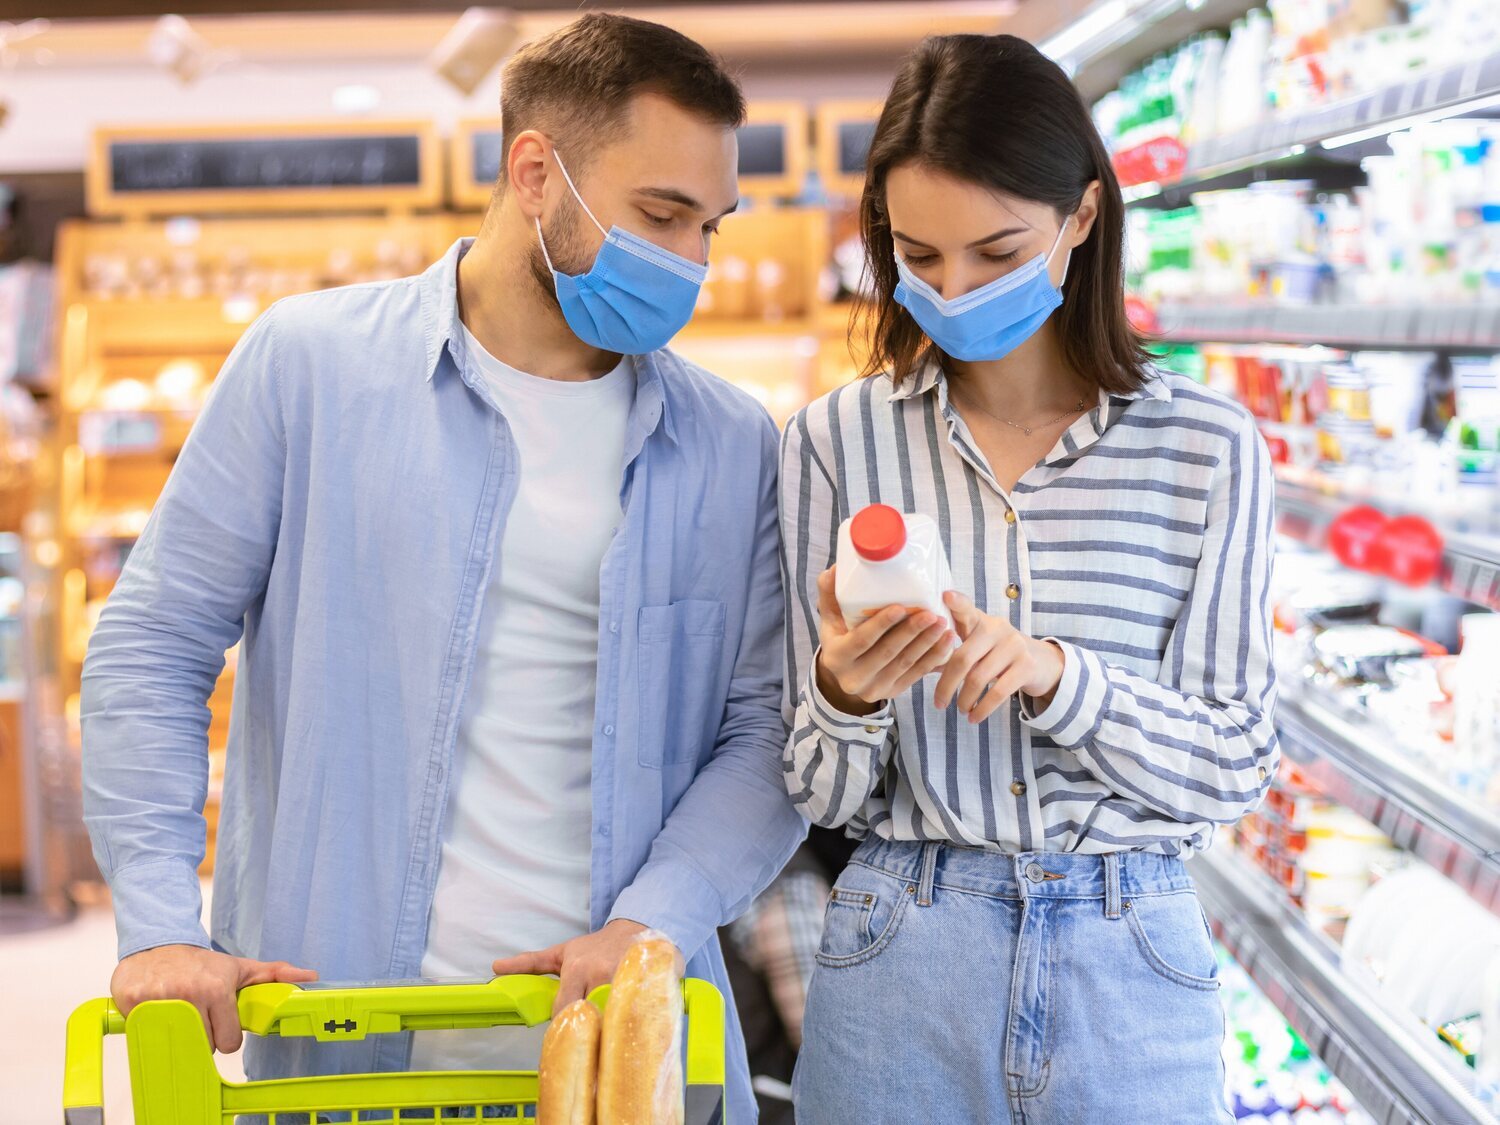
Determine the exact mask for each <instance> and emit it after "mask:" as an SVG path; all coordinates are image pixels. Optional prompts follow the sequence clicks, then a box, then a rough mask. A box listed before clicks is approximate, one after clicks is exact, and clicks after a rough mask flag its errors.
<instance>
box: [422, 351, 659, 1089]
mask: <svg viewBox="0 0 1500 1125" xmlns="http://www.w3.org/2000/svg"><path fill="white" fill-rule="evenodd" d="M464 333H465V341H466V344H467V347H468V351H469V355H470V356H471V357H472V361H473V363H474V365H475V367H476V368H477V369H478V370H479V371H480V372H481V373H482V374H483V376H484V379H485V381H486V382H487V384H488V385H489V389H490V391H491V393H492V394H493V396H494V398H495V402H496V404H497V405H498V406H499V407H500V411H501V413H502V414H504V415H505V419H506V421H507V423H508V424H509V426H510V431H511V435H512V437H513V438H514V440H515V443H516V447H517V450H518V451H519V455H520V465H519V472H518V476H517V489H516V495H515V500H514V501H513V502H512V504H511V507H510V511H509V514H508V515H507V516H506V519H505V526H504V528H503V530H502V533H501V540H500V544H499V549H498V554H497V556H496V559H495V563H494V566H493V568H492V572H491V575H490V581H489V587H488V589H487V590H486V591H485V597H484V607H483V610H482V617H481V620H480V629H479V647H478V652H477V654H476V656H475V663H474V672H473V678H472V680H471V681H470V683H469V693H468V697H467V699H466V700H465V704H464V713H463V718H462V721H461V725H460V728H459V736H458V749H457V759H456V762H455V767H456V768H455V774H454V779H453V787H452V796H451V798H450V804H449V818H448V829H447V833H446V835H445V838H444V841H443V848H442V857H441V861H440V866H439V869H438V881H437V893H436V897H435V898H434V901H433V904H432V913H431V915H430V918H429V923H428V931H427V952H426V955H425V956H424V958H423V960H422V975H423V976H424V977H438V978H441V977H454V976H478V977H485V978H488V977H489V976H490V975H491V974H490V964H491V962H493V961H494V960H495V959H496V958H499V957H508V956H511V955H513V954H516V953H523V952H526V951H528V950H533V949H545V948H546V947H548V946H551V945H555V944H557V943H559V942H562V941H567V940H569V939H570V938H575V937H579V936H581V935H583V934H586V933H588V932H589V930H590V928H591V927H590V917H589V858H590V840H591V836H592V828H593V815H592V814H593V802H592V798H591V789H590V785H591V781H592V776H593V727H594V692H595V684H596V679H597V672H598V669H597V664H598V658H599V567H600V563H601V562H602V561H603V558H604V552H605V550H606V549H607V548H608V546H609V543H610V540H611V538H612V536H613V533H614V531H615V529H616V528H618V527H619V525H620V521H621V519H622V518H623V517H622V513H621V509H620V486H621V482H622V474H623V468H624V457H625V428H626V421H627V419H628V416H629V414H630V408H631V405H632V403H633V401H634V397H635V376H634V372H633V370H632V368H631V365H630V362H629V360H622V361H621V363H620V365H619V366H618V367H616V368H615V369H614V370H613V371H611V372H610V373H609V374H607V375H604V376H602V377H601V378H598V379H593V380H589V381H586V382H558V381H557V380H553V379H542V378H538V377H536V376H534V375H527V374H525V373H524V372H521V371H517V370H516V369H515V368H513V367H508V366H507V365H505V364H504V363H501V362H500V361H499V360H498V359H496V358H495V357H494V356H492V355H490V354H489V353H488V352H487V351H485V350H484V348H483V346H482V345H481V344H480V343H479V342H478V340H476V339H475V338H474V337H473V335H471V334H470V333H469V332H468V329H467V328H466V329H465V330H464ZM540 1030H541V1029H536V1034H534V1035H531V1036H516V1035H514V1034H512V1035H510V1036H509V1037H507V1036H506V1035H505V1034H504V1033H500V1034H498V1035H497V1034H496V1033H494V1032H489V1031H472V1030H458V1031H436V1032H418V1033H417V1034H416V1035H415V1036H414V1038H413V1050H412V1069H414V1070H451V1069H476V1070H480V1069H495V1068H499V1069H505V1068H506V1067H515V1068H524V1069H534V1068H535V1066H536V1060H537V1053H538V1051H539V1049H540ZM497 1045H504V1054H503V1055H501V1056H497V1054H496V1052H497ZM513 1051H514V1052H518V1053H516V1054H513ZM506 1056H510V1057H506Z"/></svg>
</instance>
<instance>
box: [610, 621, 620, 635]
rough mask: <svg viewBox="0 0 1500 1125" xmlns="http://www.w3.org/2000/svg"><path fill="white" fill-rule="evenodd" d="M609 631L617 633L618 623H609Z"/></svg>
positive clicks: (618, 629)
mask: <svg viewBox="0 0 1500 1125" xmlns="http://www.w3.org/2000/svg"><path fill="white" fill-rule="evenodd" d="M609 631H610V632H611V633H618V632H619V631H620V623H619V622H618V621H611V622H610V623H609Z"/></svg>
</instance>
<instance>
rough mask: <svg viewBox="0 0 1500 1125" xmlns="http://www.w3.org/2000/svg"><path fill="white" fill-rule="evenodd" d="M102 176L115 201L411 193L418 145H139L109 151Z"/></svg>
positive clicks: (409, 141)
mask: <svg viewBox="0 0 1500 1125" xmlns="http://www.w3.org/2000/svg"><path fill="white" fill-rule="evenodd" d="M109 177H110V190H112V191H114V192H116V193H117V194H124V193H127V192H142V191H145V192H158V191H225V190H231V191H246V190H257V189H266V188H328V187H416V186H417V185H418V184H420V183H421V182H422V146H421V142H420V140H419V139H418V138H417V137H413V136H406V137H289V138H287V139H285V140H244V141H141V142H138V143H135V144H116V145H111V146H110V150H109Z"/></svg>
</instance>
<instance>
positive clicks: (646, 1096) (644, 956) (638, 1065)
mask: <svg viewBox="0 0 1500 1125" xmlns="http://www.w3.org/2000/svg"><path fill="white" fill-rule="evenodd" d="M682 1081H683V1079H682V985H681V983H680V980H679V978H678V975H677V947H676V946H674V945H673V944H672V943H671V942H670V941H668V940H666V939H665V938H661V937H646V938H642V939H641V940H640V941H638V942H636V944H635V945H633V946H631V948H630V952H629V953H627V954H626V955H625V959H624V960H623V961H621V962H620V967H619V969H618V970H617V971H616V972H615V979H614V985H613V987H611V989H610V994H609V1003H608V1004H606V1005H605V1007H604V1032H603V1037H602V1040H601V1042H600V1047H599V1125H683V1118H684V1113H685V1111H684V1107H683V1086H682Z"/></svg>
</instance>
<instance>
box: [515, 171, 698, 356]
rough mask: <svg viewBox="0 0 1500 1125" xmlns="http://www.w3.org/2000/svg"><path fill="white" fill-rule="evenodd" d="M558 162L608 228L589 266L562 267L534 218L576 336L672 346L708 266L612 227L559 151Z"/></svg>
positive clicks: (596, 342) (636, 347)
mask: <svg viewBox="0 0 1500 1125" xmlns="http://www.w3.org/2000/svg"><path fill="white" fill-rule="evenodd" d="M553 155H554V156H556V152H555V150H554V153H553ZM557 166H558V167H559V168H561V169H562V174H563V179H565V180H567V181H568V187H569V189H571V190H572V192H573V198H575V199H577V200H578V205H579V206H580V207H582V208H583V212H584V214H586V215H587V216H588V217H589V220H590V221H591V222H592V223H593V224H594V225H595V226H596V227H598V228H599V232H600V233H601V234H603V235H604V245H603V246H601V247H599V253H598V254H597V255H595V257H594V264H593V265H592V266H590V267H589V270H588V272H587V273H581V274H577V275H576V276H575V275H572V274H566V273H559V272H558V271H557V269H555V268H554V267H553V265H552V256H551V255H550V254H548V253H547V243H546V241H545V240H544V239H543V238H542V220H541V219H540V218H538V219H537V220H536V236H537V240H538V241H539V242H541V244H542V257H544V258H545V259H546V260H547V268H548V269H550V270H552V280H553V285H554V286H555V287H556V289H557V300H558V303H559V304H560V305H561V306H562V313H563V319H565V320H566V321H567V322H568V327H569V328H571V329H572V330H573V334H574V335H575V336H577V337H578V338H579V339H580V340H582V341H583V342H584V343H585V344H590V345H592V346H593V347H596V348H600V349H602V350H603V351H607V352H620V353H621V354H623V355H645V354H646V353H647V352H654V351H656V350H657V349H659V348H664V347H666V346H667V343H668V341H670V340H671V339H672V337H673V336H675V335H677V333H678V332H680V331H681V330H682V326H683V325H685V324H686V323H687V322H688V321H689V320H690V319H691V318H692V315H693V308H694V306H695V305H697V303H698V290H699V289H700V288H702V286H703V279H704V278H705V277H706V276H707V275H708V267H707V266H705V265H701V264H699V263H698V262H692V261H689V260H688V259H686V258H683V257H681V256H679V255H677V254H674V253H672V252H671V251H670V250H663V249H662V248H661V247H660V246H658V245H656V243H654V242H648V241H647V240H646V239H644V238H641V237H639V236H637V235H634V234H631V233H630V232H629V231H627V230H621V229H620V228H619V227H610V228H609V230H607V231H606V230H605V229H604V227H603V226H602V225H601V224H600V222H599V220H598V219H596V218H594V213H593V212H592V211H590V210H589V205H588V204H587V203H585V202H584V201H583V196H581V195H579V194H578V189H577V188H576V187H574V185H573V177H572V176H570V175H568V170H567V168H565V167H563V162H562V157H560V156H558V157H557Z"/></svg>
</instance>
